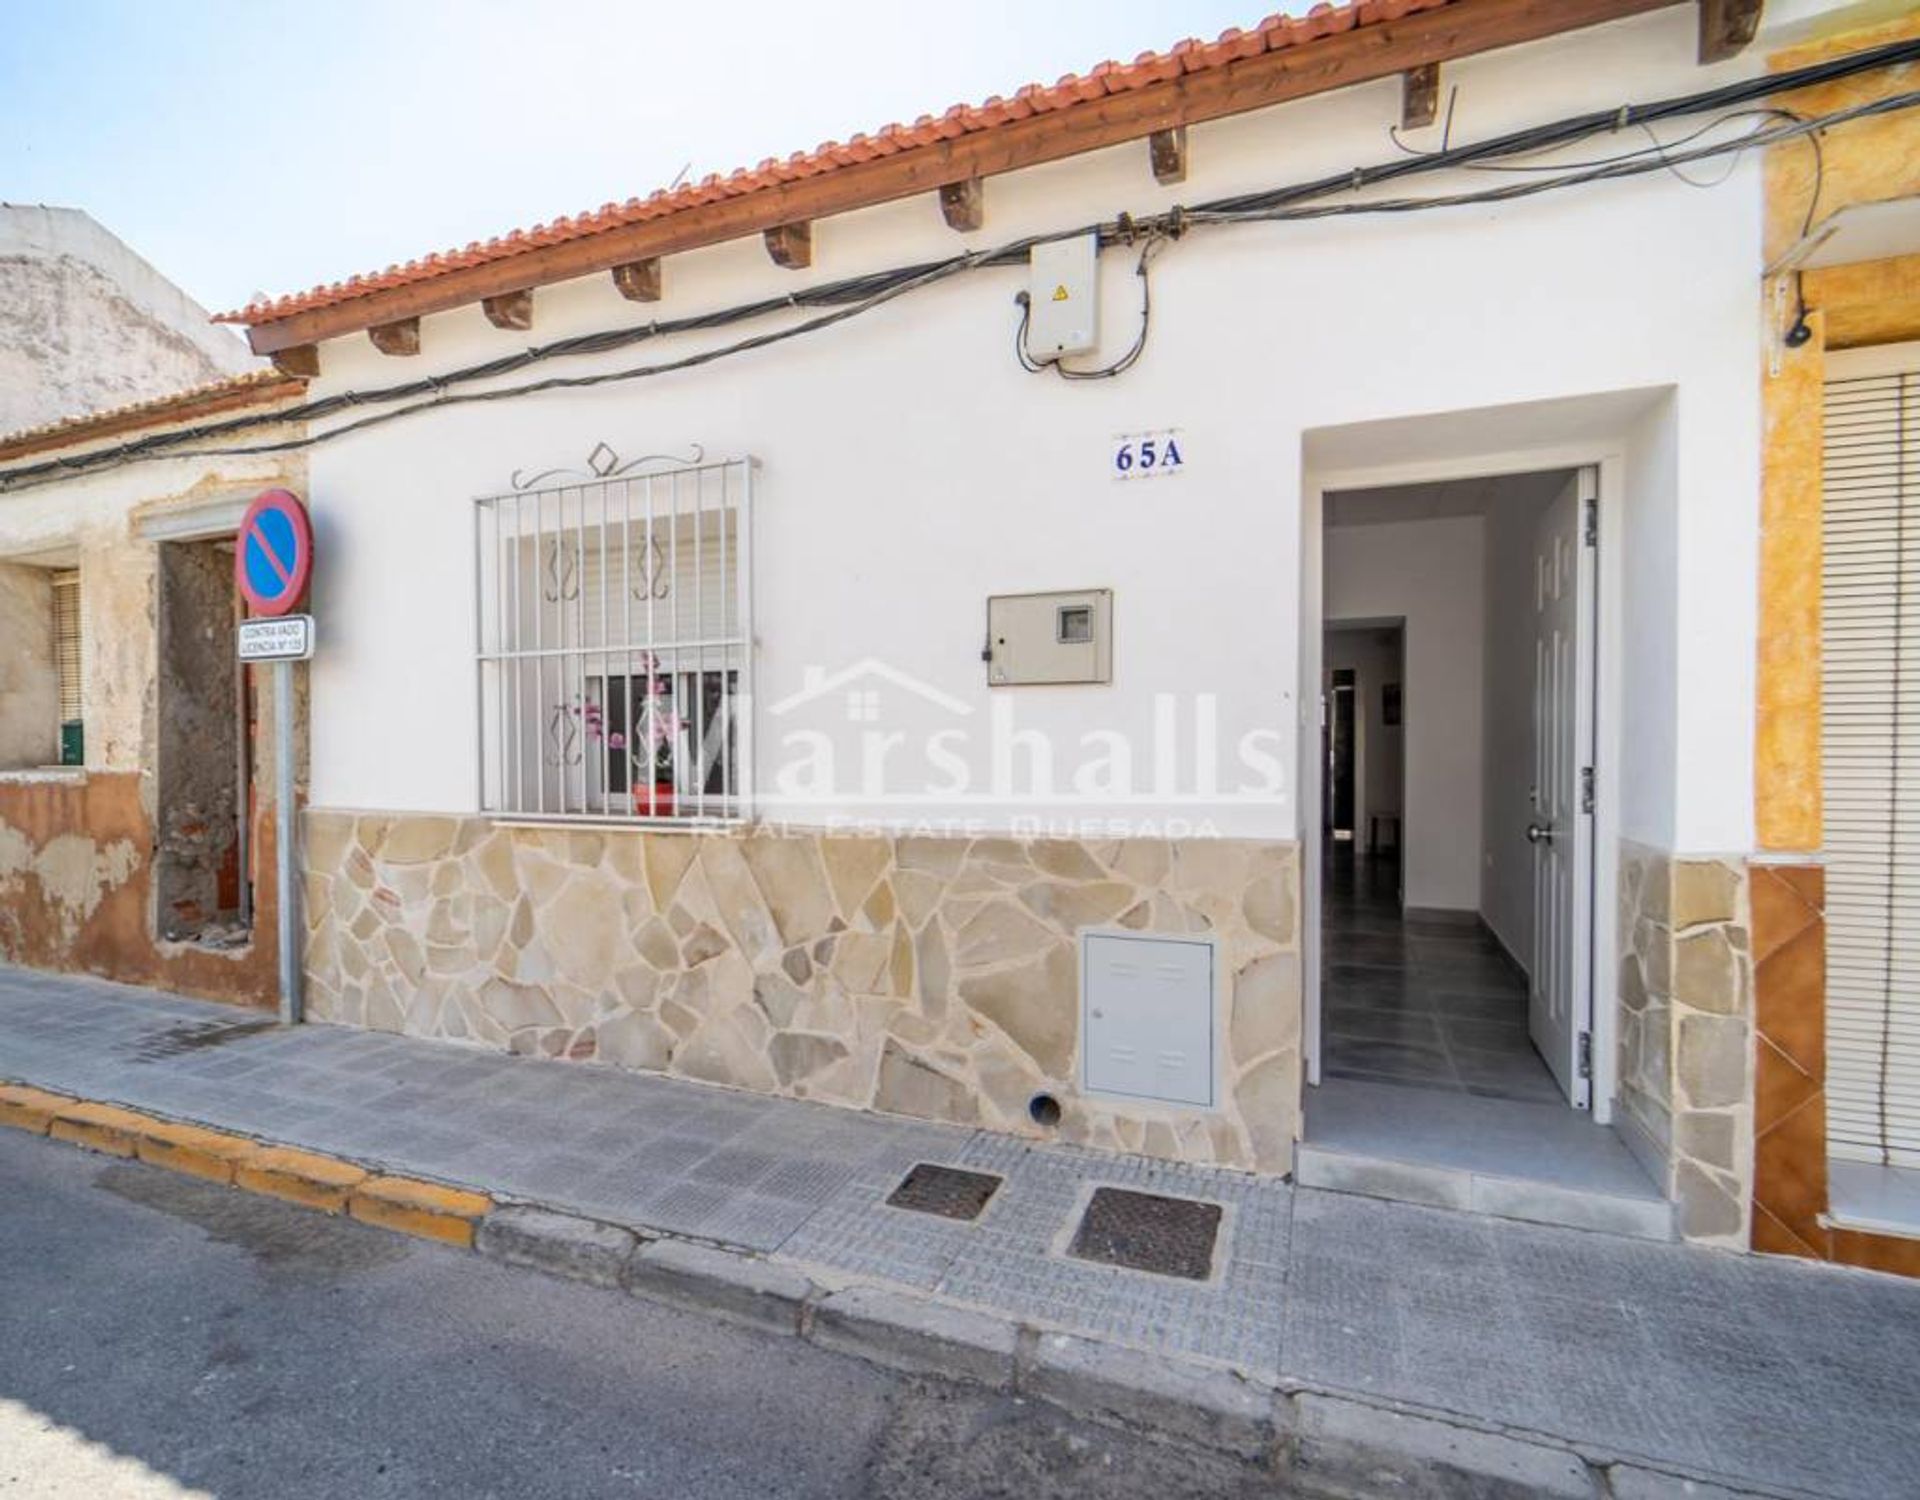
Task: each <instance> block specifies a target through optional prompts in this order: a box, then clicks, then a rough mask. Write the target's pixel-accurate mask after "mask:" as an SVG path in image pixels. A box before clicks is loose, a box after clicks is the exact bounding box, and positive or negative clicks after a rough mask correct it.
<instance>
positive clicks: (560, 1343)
mask: <svg viewBox="0 0 1920 1500" xmlns="http://www.w3.org/2000/svg"><path fill="white" fill-rule="evenodd" d="M1273 1493H1275V1489H1274V1482H1273V1480H1272V1479H1271V1477H1270V1476H1263V1475H1260V1474H1257V1473H1255V1472H1253V1471H1251V1470H1248V1469H1245V1468H1243V1467H1241V1466H1239V1465H1237V1464H1236V1463H1234V1462H1232V1461H1230V1460H1228V1459H1226V1458H1224V1457H1222V1456H1217V1455H1213V1454H1202V1453H1195V1452H1192V1451H1187V1450H1183V1449H1179V1448H1175V1447H1171V1446H1167V1445H1163V1444H1160V1443H1158V1442H1155V1441H1153V1440H1150V1439H1147V1438H1144V1437H1136V1436H1132V1435H1128V1434H1123V1433H1118V1432H1115V1431H1112V1430H1109V1429H1106V1428H1102V1427H1097V1426H1083V1425H1079V1424H1076V1423H1073V1422H1072V1421H1070V1420H1069V1419H1067V1418H1065V1417H1064V1416H1062V1415H1060V1414H1059V1413H1057V1412H1054V1411H1052V1410H1051V1409H1049V1408H1046V1407H1041V1406H1036V1405H1033V1404H1030V1403H1026V1402H1023V1401H1020V1400H1017V1399H1013V1398H1009V1397H995V1396H990V1395H985V1394H981V1393H978V1392H974V1391H968V1390H961V1389H958V1388H955V1387H950V1386H946V1385H943V1384H940V1383H938V1382H931V1381H919V1380H913V1379H909V1378H905V1377H902V1376H897V1375H893V1374H889V1373H887V1372H884V1371H880V1370H876V1369H874V1368H871V1367H869V1366H867V1365H864V1364H861V1363H858V1362H856V1361H854V1360H850V1359H844V1358H841V1357H839V1356H836V1355H833V1354H829V1353H826V1352H824V1351H822V1350H820V1349H817V1348H815V1347H813V1346H812V1345H810V1344H806V1343H803V1342H800V1341H798V1340H794V1339H780V1338H775V1337H772V1336H766V1335H760V1334H756V1333H753V1332H749V1331H746V1330H741V1329H735V1328H732V1327H729V1326H727V1325H725V1324H722V1323H720V1322H717V1321H715V1320H714V1319H712V1318H710V1317H705V1316H700V1315H695V1314H690V1313H682V1312H678V1311H675V1310H673V1309H670V1308H665V1307H661V1306H658V1305H655V1304H651V1303H646V1302H641V1301H638V1300H636V1299H633V1298H630V1297H627V1296H625V1295H623V1294H620V1293H617V1292H607V1291H599V1290H595V1289H592V1288H589V1287H585V1286H581V1285H578V1284H575V1283H570V1282H563V1281H556V1280H551V1279H548V1278H546V1277H543V1276H540V1275H538V1274H536V1273H533V1272H521V1271H515V1270H511V1269H508V1268H506V1267H503V1266H499V1265H495V1264H493V1263H491V1262H488V1261H485V1260H482V1259H480V1258H478V1257H476V1256H472V1255H463V1254H460V1253H457V1252H454V1251H451V1250H444V1249H441V1248H439V1247H436V1246H431V1245H426V1244H421V1243H417V1242H414V1241H411V1240H407V1239H403V1238H400V1237H398V1236H396V1235H392V1234H388V1233H386V1232H384V1231H381V1230H377V1229H372V1228H368V1227H367V1226H364V1225H361V1224H357V1223H354V1222H351V1221H348V1220H344V1219H338V1218H330V1217H327V1216H325V1215H322V1214H316V1213H311V1212H308V1211H305V1210H302V1209H297V1208H293V1207H291V1206H288V1205H284V1204H281V1203H278V1202H275V1201H273V1200H271V1199H265V1198H259V1197H254V1196H251V1195H248V1194H244V1193H240V1192H237V1191H235V1190H233V1189H230V1188H225V1187H219V1186H215V1185H213V1184H210V1183H205V1182H201V1181H198V1180H196V1179H193V1178H188V1177H182V1176H177V1175H174V1174H170V1173H166V1172H162V1171H159V1170H156V1169H154V1168H151V1167H146V1166H143V1165H140V1164H137V1163H133V1162H123V1161H117V1160H114V1159H111V1158H107V1157H102V1156H97V1155H92V1154H89V1153H86V1152H83V1151H79V1150H76V1149H74V1148H71V1147H68V1146H64V1145H59V1144H56V1143H54V1142H50V1141H48V1140H45V1139H41V1138H36V1137H33V1136H28V1135H22V1134H16V1133H15V1132H12V1131H0V1495H3V1496H5V1497H6V1500H42V1497H47V1500H53V1497H59V1500H80V1497H85V1500H149V1497H158V1496H181V1495H199V1494H205V1495H212V1496H219V1497H222V1500H246V1497H253V1496H259V1497H263V1500H265V1497H272V1500H294V1497H300V1496H354V1497H362V1496H406V1497H417V1496H435V1495H458V1496H461V1497H463V1500H480V1497H488V1496H499V1497H515V1500H518V1497H529V1500H532V1497H543V1496H565V1497H569V1500H582V1497H590V1496H602V1495H612V1496H626V1495H634V1496H662V1497H668V1496H671V1497H675V1500H705V1497H713V1500H720V1497H735V1496H754V1497H770V1496H873V1497H882V1496H884V1497H888V1500H925V1497H958V1496H980V1497H988V1496H1008V1497H1014V1496H1017V1497H1019V1500H1049V1497H1055V1496H1058V1497H1062V1500H1065V1497H1069V1496H1071V1497H1074V1500H1090V1497H1095V1496H1098V1497H1102V1500H1107V1497H1112V1500H1127V1497H1132V1496H1142V1497H1144V1496H1151V1497H1153V1500H1179V1497H1185V1496H1203V1495H1204V1496H1209V1497H1220V1500H1232V1497H1238V1496H1243V1495H1253V1494H1264V1495H1271V1494H1273Z"/></svg>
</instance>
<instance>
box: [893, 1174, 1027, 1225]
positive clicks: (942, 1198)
mask: <svg viewBox="0 0 1920 1500" xmlns="http://www.w3.org/2000/svg"><path fill="white" fill-rule="evenodd" d="M1003 1180H1004V1179H1002V1178H1000V1177H996V1176H994V1175H993V1174H992V1173H989V1172H963V1171H961V1170H960V1169H959V1168H958V1167H943V1166H940V1165H938V1164H937V1163H935V1162H930V1161H923V1162H921V1163H919V1164H918V1165H917V1166H915V1167H914V1169H913V1170H912V1171H911V1172H909V1173H907V1175H906V1176H905V1177H904V1178H902V1179H901V1182H900V1186H898V1187H897V1188H895V1189H894V1190H893V1191H892V1192H891V1193H890V1194H888V1195H887V1204H888V1206H889V1207H892V1208H909V1209H912V1210H913V1211H914V1212H915V1213H922V1214H938V1215H939V1216H940V1217H941V1218H943V1219H977V1218H979V1217H980V1215H981V1214H982V1213H984V1212H985V1211H986V1207H987V1202H988V1200H989V1199H991V1198H992V1197H993V1195H994V1194H995V1193H996V1192H998V1191H999V1188H1000V1184H1001V1182H1002V1181H1003Z"/></svg>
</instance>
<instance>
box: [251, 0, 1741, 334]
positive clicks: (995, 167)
mask: <svg viewBox="0 0 1920 1500" xmlns="http://www.w3.org/2000/svg"><path fill="white" fill-rule="evenodd" d="M1675 3H1677V0H1456V3H1455V4H1452V5H1446V6H1442V7H1440V8H1439V9H1437V10H1428V11H1420V12H1417V13H1415V14H1413V15H1410V16H1406V17H1403V18H1402V19H1400V20H1398V21H1395V22H1394V23H1393V24H1392V25H1390V26H1361V27H1356V28H1354V29H1353V30H1351V31H1345V32H1339V33H1336V34H1335V35H1333V36H1329V37H1322V38H1320V39H1319V40H1317V41H1314V42H1310V43H1308V44H1306V45H1305V46H1299V47H1283V48H1281V49H1280V50H1279V51H1277V52H1263V53H1261V54H1259V55H1258V56H1256V57H1249V58H1245V59H1243V60H1241V61H1239V62H1236V63H1233V64H1231V65H1229V66H1227V67H1224V68H1216V69H1211V70H1209V71H1206V72H1202V73H1193V74H1188V75H1185V76H1183V77H1181V78H1178V79H1174V80H1170V81H1169V82H1166V83H1159V84H1153V85H1151V86H1149V87H1146V88H1138V89H1129V90H1127V91H1126V92H1124V93H1120V94H1107V95H1103V96H1102V97H1100V98H1098V99H1091V100H1088V101H1087V102H1086V103H1085V104H1082V105H1079V106H1076V107H1074V108H1070V109H1058V110H1049V111H1047V112H1045V113H1043V114H1038V115H1033V116H1031V117H1029V118H1027V119H1024V120H1016V121H1013V122H1011V123H1009V124H1006V125H999V126H995V127H994V128H993V129H991V130H982V131H974V132H971V133H969V134H967V135H961V136H956V137H954V138H953V139H951V140H945V141H941V142H938V143H937V144H934V145H929V146H920V147H915V148H914V149H912V150H908V151H897V152H895V153H893V154H892V155H890V156H882V157H876V158H875V159H874V160H872V161H866V162H861V163H859V164H858V165H856V166H850V167H840V168H836V169H835V170H833V171H830V172H820V173H818V174H816V175H815V176H812V177H803V178H797V179H795V180H793V181H791V182H783V183H778V184H776V185H772V186H769V187H764V188H760V189H757V190H756V191H754V192H751V193H742V194H740V195H738V196H736V197H731V198H718V199H715V200H714V201H712V202H710V203H704V204H701V205H699V206H698V207H695V208H689V209H684V210H682V211H681V212H679V213H673V214H667V215H663V216H662V217H660V218H658V219H648V220H642V221H640V222H638V223H634V224H626V225H622V226H620V227H619V228H617V229H609V230H605V231H603V232H601V233H599V234H594V235H589V236H586V237H584V238H581V239H577V240H564V241H561V242H560V243H558V244H553V245H544V246H540V247H538V248H536V249H531V250H527V251H525V252H523V253H521V254H518V255H514V256H510V257H508V258H507V259H504V260H500V261H492V262H485V263H482V264H480V265H475V266H470V267H466V268H463V269H459V270H451V271H448V272H446V273H444V274H442V275H438V276H434V277H432V278H431V279H429V280H425V281H419V282H410V283H407V284H405V285H401V286H396V287H389V288H387V289H385V290H382V291H377V292H369V293H366V294H364V295H362V296H357V297H352V298H350V299H348V300H346V301H342V302H338V303H334V304H332V305H330V306H326V307H314V308H308V309H306V310H305V311H302V312H296V313H290V314H288V315H287V316H286V317H284V318H278V319H275V320H274V321H272V322H269V323H260V324H256V325H255V326H253V327H252V328H250V329H248V331H247V338H248V341H249V342H250V343H251V344H252V345H253V348H254V351H255V352H256V353H259V354H271V353H273V352H274V351H275V350H277V349H285V348H288V347H290V346H291V345H294V344H311V343H316V342H320V341H323V340H325V339H330V338H338V337H340V336H341V335H343V334H347V333H352V332H355V331H357V330H359V329H362V328H366V327H368V326H369V325H370V324H373V323H390V322H393V321H394V320H396V319H399V318H406V317H423V316H427V315H430V314H433V313H439V312H445V311H447V310H449V309H450V308H455V307H464V306H465V305H467V304H468V303H470V302H478V301H479V300H480V299H481V298H482V297H492V296H498V295H499V294H500V293H502V292H508V291H513V290H515V289H517V288H520V287H526V286H544V285H547V284H549V283H551V282H555V281H567V280H571V279H572V278H574V277H578V276H591V275H597V274H599V273H600V272H603V271H608V270H611V269H612V268H613V267H615V266H618V265H624V264H627V263H630V262H634V261H639V260H644V259H648V258H652V257H657V256H662V255H673V254H678V253H679V252H681V251H684V250H698V249H703V248H705V247H706V246H709V245H718V244H724V243H725V242H727V241H729V240H736V239H740V238H742V237H744V236H746V235H751V234H763V233H764V232H765V231H767V230H769V229H774V228H778V227H779V226H781V225H785V224H792V223H800V222H811V221H813V220H817V219H823V218H827V217H829V216H830V215H833V214H837V213H847V212H850V211H852V210H854V209H859V208H867V207H871V206H872V205H874V204H878V203H891V202H897V201H898V200H900V199H902V198H911V197H915V196H917V195H919V194H921V193H931V192H937V191H938V190H939V189H940V187H941V186H943V185H944V184H947V183H952V182H963V181H965V180H966V179H968V178H970V177H982V178H985V177H993V176H997V175H998V174H1000V173H1002V172H1015V171H1019V170H1021V169H1022V168H1025V167H1031V166H1036V165H1038V164H1040V163H1042V162H1049V161H1059V160H1062V159H1064V158H1067V157H1071V156H1078V155H1080V154H1081V153H1083V152H1087V151H1093V150H1098V149H1100V148H1101V147H1105V146H1113V145H1119V144H1122V143H1124V142H1127V141H1136V140H1140V139H1143V138H1144V137H1147V136H1150V135H1151V134H1152V133H1153V132H1154V131H1156V130H1171V129H1173V128H1174V127H1176V126H1180V125H1193V124H1196V123H1199V122H1201V121H1205V120H1218V119H1223V118H1225V117H1227V116H1229V115H1238V114H1245V113H1247V112H1249V111H1251V110H1257V109H1265V108H1268V107H1270V106H1272V105H1275V104H1284V103H1286V102H1287V101H1289V100H1292V99H1304V98H1308V97H1310V96H1312V95H1315V94H1324V93H1327V92H1329V91H1330V90H1333V89H1340V88H1346V87H1348V86H1349V85H1351V84H1356V83H1365V82H1367V81H1369V80H1371V79H1379V78H1394V77H1398V76H1399V75H1400V74H1402V73H1405V72H1407V71H1408V70H1410V69H1413V68H1418V67H1423V66H1425V65H1426V64H1428V63H1434V62H1447V61H1449V60H1451V59H1453V58H1457V57H1471V56H1473V55H1475V54H1477V53H1481V52H1490V51H1494V50H1496V49H1498V48H1501V47H1511V46H1517V45H1518V44H1520V43H1522V42H1530V41H1537V40H1539V39H1540V38H1542V37H1549V36H1557V35H1559V34H1560V33H1562V32H1568V31H1575V30H1578V29H1579V28H1581V27H1583V26H1594V25H1599V24H1601V23H1602V22H1606V21H1616V20H1619V19H1621V18H1622V17H1625V16H1634V15H1640V14H1643V13H1645V12H1647V11H1653V10H1661V9H1665V8H1666V7H1668V6H1670V5H1673V4H1675ZM1729 3H1731V0H1729Z"/></svg>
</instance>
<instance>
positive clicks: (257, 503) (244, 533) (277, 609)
mask: <svg viewBox="0 0 1920 1500" xmlns="http://www.w3.org/2000/svg"><path fill="white" fill-rule="evenodd" d="M233 576H234V582H235V583H237V584H238V585H239V587H240V594H241V597H243V598H244V599H245V600H246V601H247V604H248V606H249V607H250V608H251V609H252V610H253V612H254V613H255V614H257V615H284V614H289V613H291V612H292V610H293V607H294V606H295V605H296V604H298V603H299V602H300V600H301V598H302V596H303V595H305V593H306V592H307V580H308V579H309V578H311V577H312V576H313V526H312V524H311V523H310V522H309V521H308V520H307V508H306V507H305V506H304V505H302V504H301V503H300V502H299V500H298V499H296V498H295V497H294V495H293V494H292V493H291V492H290V491H287V490H267V491H265V492H264V493H263V494H261V495H259V496H258V497H257V498H256V499H255V500H254V502H253V504H251V505H249V506H248V507H247V513H246V515H245V516H243V517H242V518H241V520H240V534H239V537H238V539H237V545H236V546H235V547H234V549H233Z"/></svg>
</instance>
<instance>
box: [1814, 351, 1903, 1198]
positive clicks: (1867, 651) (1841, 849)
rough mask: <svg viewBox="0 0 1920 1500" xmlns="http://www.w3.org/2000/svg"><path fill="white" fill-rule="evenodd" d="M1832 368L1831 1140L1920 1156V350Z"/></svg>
mask: <svg viewBox="0 0 1920 1500" xmlns="http://www.w3.org/2000/svg"><path fill="white" fill-rule="evenodd" d="M1828 374H1829V379H1828V383H1827V388H1826V459H1825V475H1824V500H1823V505H1824V526H1823V530H1824V544H1825V561H1824V566H1823V574H1824V580H1823V586H1824V601H1823V607H1822V622H1821V647H1822V662H1823V666H1822V679H1823V680H1822V690H1821V699H1822V731H1821V756H1822V782H1823V791H1824V796H1825V803H1826V814H1825V842H1826V859H1827V1017H1826V1022H1827V1137H1828V1149H1829V1151H1830V1152H1831V1154H1832V1155H1834V1156H1836V1157H1839V1158H1842V1159H1845V1160H1851V1161H1866V1162H1876V1163H1880V1164H1884V1165H1892V1166H1920V346H1911V345H1910V346H1903V347H1902V348H1901V349H1899V350H1863V351H1858V354H1857V355H1852V356H1850V355H1849V354H1847V353H1844V352H1843V353H1836V354H1835V355H1833V356H1831V357H1830V360H1829V364H1828Z"/></svg>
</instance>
